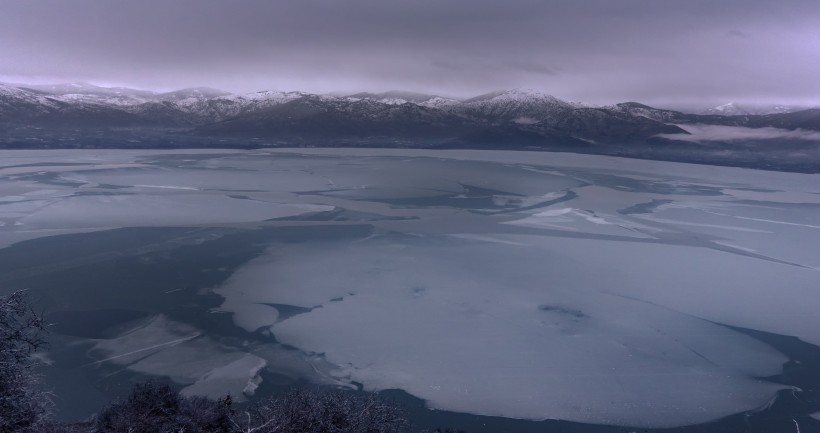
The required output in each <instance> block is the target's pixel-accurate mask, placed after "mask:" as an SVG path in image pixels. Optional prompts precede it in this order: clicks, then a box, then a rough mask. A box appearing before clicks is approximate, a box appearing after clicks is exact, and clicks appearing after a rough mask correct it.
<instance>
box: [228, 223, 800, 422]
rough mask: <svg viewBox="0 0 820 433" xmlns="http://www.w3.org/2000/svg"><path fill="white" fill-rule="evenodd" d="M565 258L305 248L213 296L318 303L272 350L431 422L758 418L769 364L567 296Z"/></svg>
mask: <svg viewBox="0 0 820 433" xmlns="http://www.w3.org/2000/svg"><path fill="white" fill-rule="evenodd" d="M507 239H513V241H514V242H515V241H519V242H520V241H526V242H530V241H532V240H533V238H532V237H516V238H507ZM544 242H545V243H547V241H546V240H545V241H544ZM598 242H600V241H598ZM563 248H566V243H565V244H564V245H561V246H558V245H556V246H555V247H553V248H550V251H545V252H544V253H543V255H539V254H533V253H532V251H527V249H523V250H522V249H521V248H520V247H518V246H515V245H503V244H498V243H486V242H479V241H476V240H473V241H472V242H470V241H467V242H451V243H450V244H449V245H447V246H442V245H441V244H440V243H438V242H435V241H434V240H431V241H430V244H429V245H428V244H426V242H425V241H423V240H421V241H420V240H415V241H407V242H397V241H395V240H390V239H389V238H385V239H379V238H374V239H372V240H371V241H369V242H366V243H365V242H360V243H356V244H352V245H349V246H339V245H336V246H330V245H316V246H315V247H313V248H311V247H309V246H301V247H295V248H289V249H288V253H287V254H286V255H280V254H277V255H276V256H275V257H270V258H264V257H263V258H260V259H257V260H255V261H254V262H252V264H250V265H249V266H247V267H246V268H244V269H243V270H241V271H240V272H238V273H237V274H236V275H235V276H234V277H233V278H232V280H231V281H230V282H229V283H228V285H227V286H225V287H223V288H222V289H221V290H220V293H222V294H223V295H224V296H226V297H227V298H228V302H232V303H233V305H234V306H235V307H236V302H237V301H236V300H234V298H233V296H232V292H233V291H234V290H236V291H240V290H241V291H242V292H243V293H244V295H242V296H244V297H247V296H248V294H249V293H253V294H254V297H253V298H252V299H253V302H256V303H259V302H274V303H282V304H290V305H295V306H301V307H316V306H321V307H320V308H314V309H313V310H312V311H310V312H307V313H304V314H300V315H297V316H294V317H291V318H289V319H287V320H284V321H281V322H279V323H278V324H275V325H274V326H273V332H274V334H275V335H276V337H277V339H279V340H280V341H282V342H284V343H287V344H290V345H293V346H296V347H299V348H302V349H303V350H305V351H307V352H317V353H324V354H325V356H326V357H327V359H328V360H329V361H330V362H332V363H334V364H336V365H338V366H339V368H338V370H335V371H334V373H335V374H336V375H337V377H340V378H345V379H347V380H350V381H356V382H361V383H364V384H365V387H366V388H368V389H388V388H401V389H405V390H407V391H408V392H410V393H412V394H414V395H417V396H419V397H421V398H424V399H426V400H428V403H429V404H430V405H431V406H433V407H436V408H440V409H447V410H455V411H464V412H470V413H478V414H484V415H498V416H508V417H517V418H529V419H543V418H558V419H569V420H576V421H584V422H597V423H608V424H626V425H638V426H671V425H680V424H688V423H692V422H698V421H706V420H710V419H714V418H717V417H720V416H722V415H726V414H729V413H733V412H737V411H741V410H745V409H751V408H754V407H756V406H757V405H760V404H763V403H765V402H766V401H767V400H768V399H769V398H771V395H772V393H773V391H774V390H775V389H777V388H778V386H776V385H773V384H768V383H765V382H761V381H759V380H757V379H755V377H761V376H766V375H770V374H774V373H776V372H778V371H779V368H780V365H781V364H782V362H783V361H784V360H785V359H784V358H783V357H782V355H779V354H778V353H777V352H776V351H774V350H772V349H770V348H768V347H767V346H765V345H763V344H761V343H758V342H756V341H755V340H753V339H751V338H749V337H746V336H744V335H742V334H739V333H736V332H734V331H731V330H729V329H727V328H724V327H721V326H718V325H714V324H712V323H710V322H706V321H703V320H700V319H697V318H694V317H692V316H689V315H687V314H682V313H679V312H677V311H674V310H673V309H670V308H666V307H662V306H657V305H653V304H650V303H646V302H642V301H640V300H636V299H630V298H627V297H623V296H621V295H620V294H619V293H617V289H618V287H617V285H618V284H620V282H619V283H616V285H615V287H613V285H612V284H611V283H610V284H606V285H604V284H603V281H602V284H599V285H589V284H584V283H586V282H584V281H583V279H581V282H580V283H578V282H576V281H577V280H578V275H577V273H578V272H584V265H583V263H582V262H579V261H578V260H583V259H582V258H581V257H566V256H565V255H563V254H562V253H561V252H560V250H561V249H563ZM650 253H651V252H650ZM497 257H504V258H505V260H504V261H503V262H498V261H497ZM645 258H646V257H642V258H641V259H645ZM586 272H587V273H589V270H587V271H586ZM606 275H607V273H604V274H603V275H601V279H605V278H606ZM630 295H631V293H630ZM223 308H224V306H223ZM235 311H236V314H237V315H242V313H243V310H242V309H241V308H238V309H236V310H235ZM454 372H458V373H457V374H454ZM693 396H697V398H693Z"/></svg>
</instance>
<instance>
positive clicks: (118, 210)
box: [20, 194, 333, 228]
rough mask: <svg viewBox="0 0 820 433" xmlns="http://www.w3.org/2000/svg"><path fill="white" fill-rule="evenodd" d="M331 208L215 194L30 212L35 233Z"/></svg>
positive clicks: (77, 201)
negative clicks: (68, 228) (46, 230)
mask: <svg viewBox="0 0 820 433" xmlns="http://www.w3.org/2000/svg"><path fill="white" fill-rule="evenodd" d="M332 209H333V208H332V207H330V206H322V205H309V204H288V203H267V202H262V201H253V200H242V199H235V198H231V197H228V196H224V195H219V194H211V195H204V194H175V195H149V194H139V195H136V194H122V195H98V196H92V195H87V196H76V197H69V198H65V199H63V200H59V201H56V202H54V203H51V204H49V206H48V207H42V208H39V209H36V210H32V211H31V212H30V213H29V214H28V215H26V216H24V217H22V218H20V221H21V222H23V223H24V224H27V225H29V226H31V227H36V228H65V227H74V228H88V227H133V226H168V225H194V224H220V223H236V222H253V221H264V220H266V219H272V218H282V217H287V216H294V215H299V214H303V213H310V212H318V211H327V210H332Z"/></svg>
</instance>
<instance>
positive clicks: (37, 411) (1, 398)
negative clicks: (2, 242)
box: [0, 291, 457, 433]
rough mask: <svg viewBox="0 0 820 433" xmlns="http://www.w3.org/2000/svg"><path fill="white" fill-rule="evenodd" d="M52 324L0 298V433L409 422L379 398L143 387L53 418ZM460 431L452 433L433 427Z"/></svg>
mask: <svg viewBox="0 0 820 433" xmlns="http://www.w3.org/2000/svg"><path fill="white" fill-rule="evenodd" d="M46 334H47V326H46V323H45V322H44V321H43V319H42V316H41V315H39V314H37V313H36V312H35V311H34V310H33V309H32V308H31V307H30V306H29V305H28V303H27V302H26V297H25V293H24V292H22V291H18V292H15V293H13V294H11V295H9V296H7V297H0V433H81V432H82V433H274V432H276V433H402V432H406V431H409V429H410V427H411V426H410V423H409V422H408V420H407V419H406V417H405V415H404V412H403V411H402V410H401V409H400V408H399V407H398V406H396V405H394V404H392V403H390V402H388V401H386V400H383V399H381V398H380V397H379V396H377V395H376V394H361V393H345V392H340V391H337V392H322V391H310V390H294V391H292V392H290V393H287V394H285V395H282V396H278V397H272V398H269V399H266V400H264V401H261V402H258V403H256V404H253V405H248V404H239V405H238V404H235V403H234V402H233V400H232V399H231V397H230V396H226V397H224V398H222V399H217V400H214V399H209V398H205V397H192V396H184V395H181V394H180V393H179V392H178V391H177V390H175V389H173V388H172V387H170V386H168V385H165V384H158V383H152V382H148V383H143V384H137V385H136V386H134V388H133V390H132V391H131V394H130V395H129V396H128V397H127V398H125V399H123V400H121V401H116V402H113V403H110V404H109V405H108V406H106V407H105V408H103V409H102V410H101V411H100V412H99V413H98V414H97V415H96V416H94V417H92V419H89V420H87V421H85V422H79V423H71V424H64V423H58V422H53V421H52V420H51V419H50V413H51V409H52V404H51V395H50V394H49V393H47V392H45V391H43V390H42V388H41V384H40V383H39V380H38V379H39V378H38V376H37V374H36V372H35V368H36V367H37V365H38V361H37V358H36V356H34V355H35V354H36V353H37V351H38V350H40V349H43V348H44V346H45V337H46ZM436 432H441V433H449V432H451V433H457V432H456V431H454V430H449V429H447V430H436Z"/></svg>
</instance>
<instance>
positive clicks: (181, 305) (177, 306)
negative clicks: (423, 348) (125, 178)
mask: <svg viewBox="0 0 820 433" xmlns="http://www.w3.org/2000/svg"><path fill="white" fill-rule="evenodd" d="M371 231H372V227H371V226H369V225H344V226H310V227H289V226H280V227H265V228H259V229H227V228H122V229H115V230H106V231H99V232H91V233H80V234H70V235H59V236H51V237H46V238H39V239H34V240H29V241H24V242H20V243H17V244H14V245H12V246H10V247H7V248H4V249H0V293H2V294H5V293H9V292H11V291H14V290H16V289H20V288H25V289H27V290H28V294H29V296H30V298H31V299H32V300H33V301H34V302H35V308H36V309H38V310H42V311H44V312H45V315H46V318H47V319H48V320H49V321H50V322H52V323H54V328H53V331H54V332H52V334H51V336H50V344H51V347H50V351H49V357H50V358H52V359H53V360H54V363H53V365H51V366H47V367H44V368H43V369H42V373H43V374H44V376H45V377H46V386H47V387H48V388H49V389H50V390H52V391H53V392H54V394H55V395H56V396H57V399H56V400H57V403H58V404H57V407H56V414H55V415H56V417H57V418H58V419H63V420H77V419H83V418H86V417H87V416H89V415H91V414H92V413H93V412H95V411H97V410H99V408H100V407H101V406H102V404H103V403H104V402H107V401H110V400H111V399H112V398H116V397H121V396H124V395H126V394H127V393H128V391H129V390H130V388H131V386H132V385H133V384H134V383H136V382H139V381H144V380H147V379H157V380H167V378H162V377H151V376H145V375H142V374H138V373H133V372H130V371H129V370H127V369H125V368H123V366H120V365H116V364H108V363H103V364H98V363H96V362H95V361H97V359H95V358H92V357H91V356H89V354H88V350H89V349H90V348H91V346H92V345H93V341H89V340H88V339H90V338H106V337H110V336H111V335H110V334H111V332H114V331H116V330H117V329H122V328H123V327H127V326H129V324H131V325H132V326H133V325H134V323H135V321H139V320H141V319H146V318H148V317H154V316H156V315H158V314H162V315H165V316H167V317H168V318H170V319H171V320H174V321H177V322H182V323H187V324H190V325H192V326H194V327H196V328H197V329H199V330H201V331H202V332H203V333H204V334H205V335H207V336H208V337H209V338H212V339H214V340H215V341H217V342H219V343H220V344H223V345H225V346H229V347H236V348H237V351H241V352H244V351H246V350H247V349H249V348H250V347H247V346H246V345H247V344H250V345H251V346H253V345H259V344H275V339H273V338H272V337H270V336H264V335H261V334H259V333H249V332H247V331H245V330H244V329H242V328H239V327H237V326H235V325H234V323H233V320H232V317H231V315H230V314H224V313H223V314H215V313H213V309H215V308H217V307H219V306H220V305H221V304H222V298H221V297H220V296H218V295H216V294H214V293H212V292H211V291H210V290H209V289H211V288H214V287H218V286H219V285H221V284H222V283H223V282H224V281H225V280H226V279H227V278H229V277H230V276H231V274H232V273H233V272H234V271H235V270H236V269H237V268H239V267H240V266H242V265H244V264H245V263H247V262H248V261H250V260H252V259H254V258H256V257H258V256H259V255H261V254H263V253H264V252H265V250H266V248H267V247H268V246H270V245H271V244H273V243H298V242H304V241H309V240H316V239H322V240H327V239H336V240H338V239H356V238H363V237H366V236H368V235H370V233H371ZM78 318H81V320H80V321H76V322H75V321H73V320H75V319H78ZM273 367H275V366H273Z"/></svg>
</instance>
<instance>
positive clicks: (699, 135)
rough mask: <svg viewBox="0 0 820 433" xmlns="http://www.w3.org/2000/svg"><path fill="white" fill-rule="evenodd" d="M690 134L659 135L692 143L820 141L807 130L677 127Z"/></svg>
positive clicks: (814, 133)
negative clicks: (785, 140)
mask: <svg viewBox="0 0 820 433" xmlns="http://www.w3.org/2000/svg"><path fill="white" fill-rule="evenodd" d="M676 126H678V127H680V128H681V129H683V130H685V131H686V132H688V133H689V134H658V137H663V138H668V139H671V140H682V141H692V142H702V141H734V140H772V139H790V140H795V139H796V140H807V141H820V132H817V131H808V130H805V129H795V130H789V129H780V128H772V127H766V128H745V127H742V126H723V125H703V124H691V125H676Z"/></svg>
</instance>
